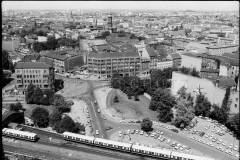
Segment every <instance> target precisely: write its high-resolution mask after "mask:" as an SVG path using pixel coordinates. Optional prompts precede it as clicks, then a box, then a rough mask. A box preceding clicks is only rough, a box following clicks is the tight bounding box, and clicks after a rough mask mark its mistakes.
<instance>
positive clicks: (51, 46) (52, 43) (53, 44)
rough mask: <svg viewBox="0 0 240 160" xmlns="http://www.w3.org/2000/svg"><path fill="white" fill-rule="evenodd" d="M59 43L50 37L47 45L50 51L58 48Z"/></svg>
mask: <svg viewBox="0 0 240 160" xmlns="http://www.w3.org/2000/svg"><path fill="white" fill-rule="evenodd" d="M57 43H58V41H57V40H56V39H55V37H48V39H47V42H46V45H47V49H48V50H55V49H56V47H57Z"/></svg>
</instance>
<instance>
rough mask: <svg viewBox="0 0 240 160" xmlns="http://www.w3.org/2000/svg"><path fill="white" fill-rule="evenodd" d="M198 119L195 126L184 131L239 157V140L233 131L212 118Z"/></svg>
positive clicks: (194, 139) (213, 146) (197, 139)
mask: <svg viewBox="0 0 240 160" xmlns="http://www.w3.org/2000/svg"><path fill="white" fill-rule="evenodd" d="M197 119H198V123H197V125H196V126H195V127H193V128H192V129H190V130H186V129H185V130H184V131H183V132H185V133H186V135H187V136H188V137H189V138H190V139H191V140H193V141H197V142H199V143H202V144H204V145H207V146H210V147H212V148H215V149H216V150H219V151H221V152H224V153H226V154H228V155H231V156H233V157H236V158H238V157H239V146H238V145H239V140H237V139H236V138H235V137H233V133H232V132H230V131H229V130H228V129H227V128H226V127H225V126H223V125H220V124H218V123H216V121H212V120H211V119H208V118H207V119H205V118H204V119H203V118H197Z"/></svg>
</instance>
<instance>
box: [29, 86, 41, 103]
mask: <svg viewBox="0 0 240 160" xmlns="http://www.w3.org/2000/svg"><path fill="white" fill-rule="evenodd" d="M32 96H33V103H34V104H38V105H39V104H41V99H42V97H43V92H42V90H41V89H40V88H39V87H36V88H35V90H34V92H33V95H32Z"/></svg>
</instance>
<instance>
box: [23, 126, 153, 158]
mask: <svg viewBox="0 0 240 160" xmlns="http://www.w3.org/2000/svg"><path fill="white" fill-rule="evenodd" d="M20 126H22V127H23V128H25V129H27V131H32V132H34V133H37V134H38V136H39V137H40V139H39V140H38V141H37V142H36V143H39V144H43V145H50V146H55V147H61V148H66V149H73V150H76V151H79V150H81V151H85V152H87V153H91V154H98V155H103V156H104V155H105V156H106V155H107V156H109V157H113V158H120V159H129V160H132V159H134V160H135V159H142V160H152V159H157V158H151V157H147V156H140V155H133V154H130V153H127V152H125V153H124V152H121V151H115V150H110V149H106V148H100V147H95V146H91V145H86V144H81V143H77V142H69V141H66V140H63V138H62V136H61V135H59V134H56V133H50V132H47V131H43V130H40V129H36V128H32V127H28V126H25V125H20ZM41 136H45V137H46V136H49V137H52V138H55V139H58V140H61V141H64V143H57V142H52V141H47V140H43V139H41ZM125 154H126V155H125Z"/></svg>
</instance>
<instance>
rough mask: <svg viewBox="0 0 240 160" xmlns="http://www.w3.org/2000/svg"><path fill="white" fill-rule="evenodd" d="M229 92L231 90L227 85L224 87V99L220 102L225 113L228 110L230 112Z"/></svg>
mask: <svg viewBox="0 0 240 160" xmlns="http://www.w3.org/2000/svg"><path fill="white" fill-rule="evenodd" d="M230 92H231V89H230V87H228V88H227V89H226V93H225V96H224V99H223V102H222V106H221V109H222V110H223V111H224V112H226V113H227V114H229V112H230V100H229V97H230Z"/></svg>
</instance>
